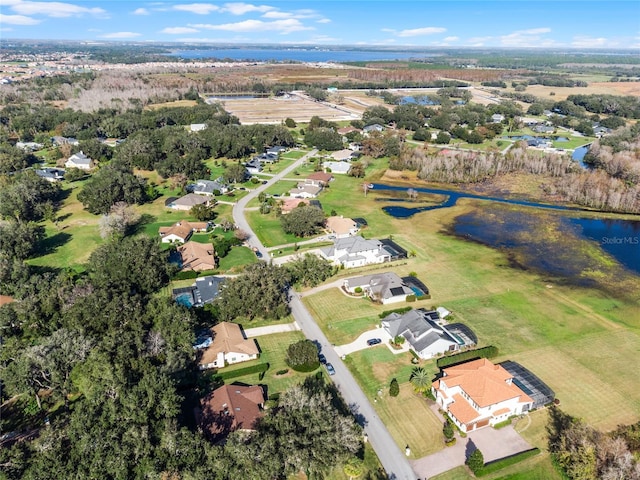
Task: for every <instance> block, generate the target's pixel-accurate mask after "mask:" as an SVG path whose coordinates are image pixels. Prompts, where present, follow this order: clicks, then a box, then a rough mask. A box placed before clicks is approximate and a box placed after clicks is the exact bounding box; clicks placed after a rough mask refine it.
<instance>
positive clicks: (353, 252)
mask: <svg viewBox="0 0 640 480" xmlns="http://www.w3.org/2000/svg"><path fill="white" fill-rule="evenodd" d="M320 252H321V254H322V256H323V257H324V258H326V259H327V260H329V261H330V262H332V263H334V264H336V265H341V266H343V267H344V268H354V267H363V266H365V265H371V264H375V263H384V262H389V261H391V254H390V253H389V252H388V251H387V250H385V248H384V245H383V244H382V242H380V241H379V240H365V239H364V238H362V237H361V236H360V235H356V236H353V237H348V238H337V239H335V240H334V242H333V245H332V246H330V247H326V248H321V249H320Z"/></svg>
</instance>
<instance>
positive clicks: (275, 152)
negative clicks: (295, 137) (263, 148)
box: [266, 145, 287, 158]
mask: <svg viewBox="0 0 640 480" xmlns="http://www.w3.org/2000/svg"><path fill="white" fill-rule="evenodd" d="M286 151H287V147H283V146H282V145H274V146H273V147H269V148H267V152H266V153H267V154H271V155H275V156H276V158H277V157H278V155H280V154H281V153H282V152H286Z"/></svg>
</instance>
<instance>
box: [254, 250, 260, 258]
mask: <svg viewBox="0 0 640 480" xmlns="http://www.w3.org/2000/svg"><path fill="white" fill-rule="evenodd" d="M253 253H255V254H256V257H258V258H262V252H261V251H260V250H255V251H254V252H253Z"/></svg>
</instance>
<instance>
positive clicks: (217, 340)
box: [198, 322, 260, 370]
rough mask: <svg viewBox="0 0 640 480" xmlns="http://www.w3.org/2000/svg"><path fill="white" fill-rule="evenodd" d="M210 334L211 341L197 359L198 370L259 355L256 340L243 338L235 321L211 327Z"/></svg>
mask: <svg viewBox="0 0 640 480" xmlns="http://www.w3.org/2000/svg"><path fill="white" fill-rule="evenodd" d="M211 336H212V338H213V341H212V342H211V344H210V345H209V346H208V347H207V348H206V349H204V350H203V351H202V354H201V356H200V359H199V360H198V367H199V368H200V370H206V369H208V368H222V367H224V366H226V365H232V364H234V363H240V362H247V361H249V360H255V359H256V358H258V356H259V355H260V351H259V350H258V346H257V345H256V341H255V340H253V339H250V340H249V339H246V338H244V335H243V334H242V330H241V329H240V326H239V325H238V324H237V323H230V322H222V323H219V324H217V325H216V326H215V327H213V328H212V329H211Z"/></svg>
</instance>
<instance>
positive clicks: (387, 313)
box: [378, 307, 411, 318]
mask: <svg viewBox="0 0 640 480" xmlns="http://www.w3.org/2000/svg"><path fill="white" fill-rule="evenodd" d="M409 310H411V307H402V308H395V309H393V310H385V311H384V312H382V313H381V314H380V315H378V317H380V318H385V317H387V316H389V315H391V314H392V313H406V312H408V311H409Z"/></svg>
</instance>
